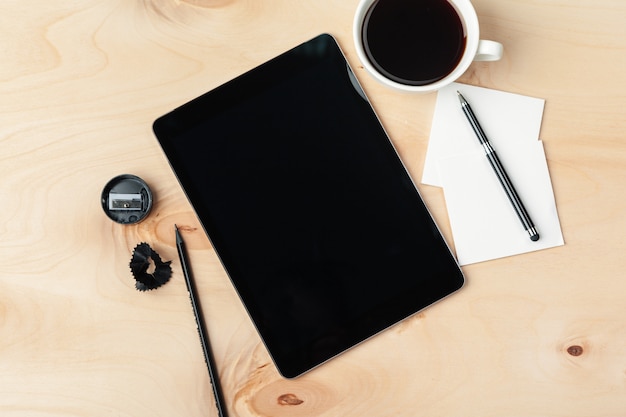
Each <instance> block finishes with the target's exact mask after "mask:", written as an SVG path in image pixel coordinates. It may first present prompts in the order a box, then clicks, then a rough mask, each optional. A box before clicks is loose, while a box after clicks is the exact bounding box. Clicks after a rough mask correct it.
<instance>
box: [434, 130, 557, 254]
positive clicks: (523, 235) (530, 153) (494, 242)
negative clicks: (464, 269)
mask: <svg viewBox="0 0 626 417" xmlns="http://www.w3.org/2000/svg"><path fill="white" fill-rule="evenodd" d="M496 152H497V153H498V156H499V158H500V161H501V162H502V165H503V166H504V167H505V169H506V171H507V173H508V174H509V177H510V179H511V182H513V185H514V186H515V189H516V191H517V193H518V195H519V197H520V199H521V200H522V202H523V203H524V206H525V207H526V210H527V211H528V213H529V215H530V217H531V219H532V220H533V222H534V224H535V226H536V228H537V231H538V232H539V235H540V239H539V240H538V241H537V242H533V241H531V240H530V238H529V235H528V232H526V231H525V230H524V228H523V226H522V223H521V222H520V220H519V218H518V217H517V214H516V213H515V210H514V209H513V206H512V205H511V202H510V201H509V199H508V197H507V196H506V194H505V192H504V190H503V189H502V186H501V185H500V183H499V182H498V179H497V177H496V176H495V174H494V172H493V170H492V168H491V165H490V164H489V161H488V160H487V158H486V157H485V154H484V152H483V151H482V149H480V150H479V151H476V152H473V153H469V154H464V155H457V156H453V157H449V158H444V159H442V160H441V161H440V162H439V169H440V174H441V182H442V184H443V190H444V195H445V199H446V206H447V207H448V216H449V218H450V225H451V227H452V233H453V235H454V244H455V247H456V255H457V259H458V262H459V264H460V265H467V264H471V263H476V262H482V261H487V260H490V259H496V258H502V257H505V256H511V255H517V254H520V253H526V252H532V251H537V250H541V249H547V248H551V247H555V246H560V245H563V235H562V233H561V226H560V223H559V218H558V214H557V210H556V204H555V201H554V193H553V191H552V184H551V181H550V174H549V172H548V166H547V163H546V158H545V154H544V150H543V143H542V142H541V141H535V142H531V143H528V144H520V145H516V146H511V147H509V148H507V149H506V151H505V150H504V149H503V150H502V152H500V150H496Z"/></svg>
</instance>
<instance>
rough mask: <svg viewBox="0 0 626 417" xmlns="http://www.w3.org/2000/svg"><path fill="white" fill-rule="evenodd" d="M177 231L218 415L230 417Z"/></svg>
mask: <svg viewBox="0 0 626 417" xmlns="http://www.w3.org/2000/svg"><path fill="white" fill-rule="evenodd" d="M174 229H175V231H176V249H178V257H179V258H180V265H181V267H182V269H183V275H184V276H185V282H186V283H187V290H188V291H189V299H190V300H191V307H192V308H193V314H194V316H195V318H196V326H197V327H198V335H199V336H200V343H201V345H202V352H203V353H204V361H205V362H206V365H207V369H208V371H209V379H210V381H211V386H212V387H213V395H214V396H215V406H216V407H217V415H218V416H219V417H228V413H227V412H226V407H225V403H224V395H223V393H222V388H221V385H220V380H219V375H218V373H217V368H216V367H215V360H214V359H213V353H212V352H211V345H210V343H209V337H208V333H207V331H206V326H205V324H204V316H203V315H202V309H201V308H200V300H199V299H198V294H197V292H196V286H195V284H194V281H193V276H192V275H191V269H190V267H189V264H188V262H187V253H186V251H185V242H184V241H183V238H182V236H181V235H180V232H179V230H178V226H176V225H174Z"/></svg>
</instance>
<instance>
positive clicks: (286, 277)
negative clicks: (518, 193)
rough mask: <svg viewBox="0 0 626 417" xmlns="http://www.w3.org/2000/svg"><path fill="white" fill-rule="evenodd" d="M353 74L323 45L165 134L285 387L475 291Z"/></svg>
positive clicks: (272, 68) (194, 110) (197, 109)
mask: <svg viewBox="0 0 626 417" xmlns="http://www.w3.org/2000/svg"><path fill="white" fill-rule="evenodd" d="M347 65H348V64H347V62H346V60H345V58H344V56H343V54H342V52H341V50H340V49H339V47H338V45H337V43H336V42H335V40H334V39H333V38H332V37H331V36H330V35H326V34H324V35H320V36H318V37H316V38H314V39H312V40H310V41H308V42H305V43H303V44H301V45H299V46H297V47H295V48H293V49H291V50H289V51H287V52H285V53H283V54H281V55H279V56H277V57H276V58H274V59H272V60H270V61H268V62H266V63H264V64H262V65H260V66H259V67H257V68H255V69H253V70H251V71H249V72H247V73H245V74H243V75H241V76H239V77H237V78H235V79H233V80H231V81H229V82H227V83H226V84H223V85H222V86H220V87H217V88H216V89H214V90H211V91H209V92H208V93H206V94H204V95H202V96H200V97H198V98H196V99H194V100H192V101H190V102H189V103H187V104H185V105H183V106H181V107H179V108H177V109H176V110H174V111H172V112H170V113H168V114H166V115H164V116H162V117H160V118H159V119H157V120H156V121H155V123H154V132H155V135H156V137H157V139H158V141H159V143H160V144H161V147H162V148H163V151H164V152H165V154H166V156H167V158H168V160H169V162H170V164H171V166H172V169H173V171H174V172H175V174H176V176H177V177H178V180H179V182H180V184H181V186H182V187H183V189H184V191H185V193H186V194H187V197H188V198H189V201H190V202H191V204H192V205H193V207H194V210H195V211H196V213H197V215H198V218H199V219H200V221H201V223H202V225H203V227H204V229H205V231H206V233H207V234H208V236H209V239H210V240H211V242H212V244H213V246H214V248H215V250H216V252H217V254H218V256H219V258H220V260H221V262H222V264H223V266H224V268H225V270H226V271H227V273H228V275H229V277H230V279H231V281H232V283H233V285H234V286H235V288H236V290H237V292H238V294H239V296H240V297H241V300H242V302H243V303H244V305H245V307H246V309H247V311H248V313H249V314H250V317H251V318H252V320H253V322H254V324H255V326H256V328H257V330H258V331H259V334H260V335H261V338H262V339H263V341H264V343H265V345H266V347H267V349H268V351H269V353H270V355H271V356H272V359H273V360H274V362H275V364H276V366H277V368H278V370H279V371H280V372H281V374H282V375H283V376H285V377H295V376H298V375H300V374H302V373H303V372H306V371H308V370H310V369H311V368H313V367H315V366H317V365H319V364H321V363H323V362H325V361H327V360H328V359H330V358H332V357H333V356H335V355H337V354H339V353H341V352H342V351H344V350H346V349H349V348H350V347H352V346H354V345H356V344H358V343H360V342H362V341H363V340H365V339H367V338H369V337H371V336H373V335H375V334H376V333H378V332H380V331H382V330H384V329H385V328H387V327H389V326H391V325H393V324H395V323H397V322H398V321H400V320H402V319H404V318H406V317H408V316H410V315H411V314H413V313H415V312H417V311H419V310H421V309H423V308H425V307H427V306H428V305H430V304H432V303H434V302H436V301H438V300H440V299H442V298H443V297H445V296H447V295H449V294H451V293H452V292H454V291H456V290H458V289H459V288H460V287H461V286H462V285H463V275H462V273H461V271H460V269H459V267H458V265H457V263H456V261H455V259H454V257H453V256H452V254H451V252H450V250H449V248H448V246H447V245H446V243H445V241H444V239H443V237H442V236H441V234H440V232H439V230H438V228H437V226H436V225H435V223H434V221H433V219H432V217H431V216H430V214H429V212H428V210H427V208H426V206H425V205H424V203H423V201H422V199H421V197H420V195H419V193H418V191H417V189H416V187H415V185H414V184H413V182H412V180H411V178H410V177H409V174H408V173H407V171H406V169H405V168H404V165H403V164H402V161H401V160H400V158H399V156H398V154H397V153H396V151H395V149H394V147H393V145H392V143H391V141H390V140H389V138H388V137H387V134H386V133H385V131H384V129H383V127H382V126H381V124H380V122H379V120H378V118H377V116H376V114H375V113H374V111H373V109H372V107H371V105H370V104H369V102H368V101H367V99H366V97H365V95H364V93H363V91H362V90H361V87H360V86H359V84H358V82H357V81H356V78H355V77H354V75H353V74H351V70H350V69H349V66H348V71H346V66H347Z"/></svg>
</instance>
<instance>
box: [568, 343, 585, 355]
mask: <svg viewBox="0 0 626 417" xmlns="http://www.w3.org/2000/svg"><path fill="white" fill-rule="evenodd" d="M567 353H569V354H570V355H572V356H580V355H582V354H583V347H582V346H579V345H572V346H570V347H568V348H567Z"/></svg>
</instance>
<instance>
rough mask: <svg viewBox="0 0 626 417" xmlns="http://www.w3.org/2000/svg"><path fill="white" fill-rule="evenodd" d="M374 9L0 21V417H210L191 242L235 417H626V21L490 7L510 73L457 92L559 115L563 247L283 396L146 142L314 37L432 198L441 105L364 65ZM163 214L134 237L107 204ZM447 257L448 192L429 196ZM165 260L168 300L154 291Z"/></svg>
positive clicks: (96, 5)
mask: <svg viewBox="0 0 626 417" xmlns="http://www.w3.org/2000/svg"><path fill="white" fill-rule="evenodd" d="M356 5H357V0H316V1H303V0H265V1H261V0H187V1H185V0H143V1H141V0H136V1H128V0H124V1H122V0H117V1H102V0H99V1H97V0H74V1H61V2H59V1H43V0H31V1H17V0H8V1H4V2H3V5H2V6H1V9H2V12H1V13H0V57H1V58H0V176H1V177H0V178H1V180H0V415H2V416H3V417H4V416H11V417H13V416H29V417H30V416H46V417H49V416H91V417H97V416H116V417H119V416H129V417H131V416H132V417H142V416H146V417H156V416H168V417H170V416H215V415H216V412H215V409H214V406H213V398H212V396H211V394H210V387H209V380H208V376H207V373H206V368H205V366H204V363H203V357H202V352H201V350H200V344H199V342H198V336H197V333H196V329H195V323H194V319H193V315H192V311H191V308H190V305H189V300H188V296H187V292H186V288H185V284H184V281H183V278H182V273H181V270H180V266H179V264H178V259H177V256H176V249H175V246H174V232H173V225H174V223H177V224H178V225H179V226H181V227H182V229H183V234H184V238H185V239H186V241H187V246H188V248H189V252H190V256H191V262H192V265H193V268H194V273H195V276H196V279H197V281H198V286H199V291H200V294H201V298H202V302H203V306H204V310H205V313H206V317H207V322H208V329H209V333H210V335H211V339H212V342H213V348H214V351H215V352H214V353H215V357H216V361H217V364H218V367H219V372H220V378H221V381H222V384H223V386H224V390H225V395H226V400H227V403H228V409H229V411H230V415H231V416H241V417H247V416H273V417H279V416H289V417H298V416H303V417H309V416H341V417H347V416H359V417H360V416H376V417H382V416H389V417H391V416H394V417H395V416H407V417H416V416H428V417H434V416H445V417H458V416H464V417H473V416H475V417H486V416H498V417H499V416H507V417H514V416H519V417H532V416H537V417H547V416H550V417H557V416H558V417H561V416H562V417H577V416H580V417H583V416H584V417H589V416H594V417H603V416H606V417H618V416H625V415H626V271H625V270H626V237H625V235H626V197H625V195H624V192H625V191H626V81H625V78H624V77H625V74H626V24H625V22H626V2H624V1H622V0H578V1H565V0H563V1H549V0H475V1H474V5H475V7H476V9H477V12H478V15H479V20H480V22H481V28H482V35H483V37H484V38H488V39H494V40H498V41H500V42H502V43H503V44H504V46H505V53H504V58H503V59H502V60H501V61H500V62H496V63H481V64H474V65H473V66H472V67H471V68H470V70H469V71H468V72H467V73H466V74H465V75H464V76H463V78H462V79H461V80H460V81H461V82H465V83H469V84H474V85H479V86H484V87H489V88H495V89H499V90H505V91H510V92H516V93H521V94H525V95H530V96H534V97H540V98H544V99H546V108H545V113H544V120H543V125H542V133H541V139H542V140H543V141H544V142H545V148H546V154H547V158H548V165H549V169H550V174H551V177H552V181H553V186H554V192H555V197H556V201H557V206H558V210H559V215H560V220H561V225H562V228H563V234H564V238H565V241H566V244H565V245H564V246H562V247H558V248H554V249H549V250H545V251H540V252H535V253H530V254H525V255H520V256H515V257H510V258H505V259H500V260H495V261H490V262H484V263H480V264H476V265H471V266H467V267H464V268H463V270H464V273H465V274H466V277H467V285H466V286H465V287H464V289H463V290H462V291H460V292H459V293H457V294H456V295H454V296H453V297H451V298H449V299H447V300H445V301H444V302H442V303H439V304H437V305H435V306H433V307H432V308H429V309H426V310H425V311H424V312H422V313H420V314H417V315H416V316H414V317H411V318H410V319H408V320H406V321H404V322H402V323H400V324H399V325H397V326H395V327H393V328H391V329H390V330H388V331H386V332H384V333H383V334H381V335H379V336H377V337H375V338H373V339H372V340H370V341H368V342H366V343H364V344H362V345H360V346H359V347H358V348H356V349H353V350H351V351H349V352H347V353H345V354H343V355H341V356H340V357H338V358H336V359H334V360H332V361H331V362H329V363H327V364H326V365H324V366H322V367H319V368H318V369H316V370H314V371H313V372H310V373H308V374H306V375H304V376H302V377H301V378H298V379H295V380H286V379H283V378H281V377H280V376H279V374H278V373H277V371H276V369H275V368H274V366H273V364H272V363H271V361H270V359H269V357H268V354H267V352H266V350H265V348H264V347H263V345H262V343H261V341H260V339H259V337H258V335H257V333H256V332H255V330H254V328H253V326H252V324H251V321H250V319H249V318H248V316H247V315H246V312H245V310H244V308H243V306H242V304H241V302H240V301H239V299H238V297H237V295H236V293H235V291H234V289H233V287H232V285H231V283H230V281H229V279H228V277H227V275H226V274H225V272H224V271H223V269H222V268H221V266H220V264H219V262H218V259H217V257H216V255H215V253H214V252H213V250H212V248H211V246H210V244H209V241H208V239H207V237H206V236H205V234H204V233H203V231H202V230H201V229H200V226H199V223H198V220H197V218H196V217H195V215H194V214H193V211H192V209H191V206H190V205H189V204H188V202H187V201H186V199H185V197H184V195H183V192H182V190H181V188H180V187H179V185H178V183H177V181H176V179H175V177H174V174H173V173H172V171H171V170H170V168H169V166H168V163H167V161H166V159H165V157H164V155H163V154H162V152H161V150H160V148H159V146H158V144H157V142H156V140H155V138H154V137H153V134H152V132H151V124H152V122H153V120H154V119H156V118H157V117H158V116H160V115H162V114H164V113H166V112H167V111H169V110H171V109H173V108H175V107H176V106H178V105H180V104H182V103H184V102H186V101H187V100H189V99H191V98H193V97H195V96H197V95H200V94H201V93H204V92H205V91H207V90H209V89H211V88H213V87H216V86H218V85H219V84H221V83H223V82H225V81H227V80H229V79H231V78H233V77H235V76H237V75H239V74H241V73H242V72H244V71H246V70H248V69H251V68H253V67H254V66H256V65H258V64H260V63H262V62H263V61H265V60H267V59H269V58H271V57H273V56H274V55H276V54H278V53H281V52H283V51H285V50H287V49H289V48H291V47H293V46H295V45H297V44H298V43H300V42H302V41H305V40H308V39H310V38H312V37H314V36H316V35H317V34H319V33H323V32H328V33H331V34H333V35H334V36H335V37H336V38H337V39H338V41H339V43H340V45H341V46H342V48H343V49H344V50H345V53H346V55H347V57H348V60H349V61H350V62H351V64H352V65H353V66H354V67H355V70H356V74H357V77H358V78H359V79H360V80H361V82H362V84H363V86H364V89H365V90H366V92H367V93H368V95H369V96H370V98H371V101H372V103H373V105H374V107H375V108H376V110H377V112H378V113H379V115H380V117H381V120H382V122H383V124H384V125H385V127H386V128H387V130H388V132H389V134H390V136H391V138H392V140H393V141H394V143H395V144H396V146H397V148H398V150H399V152H400V154H401V156H402V158H403V160H404V161H405V163H406V164H407V166H408V168H409V170H410V172H411V174H412V175H413V177H414V178H415V179H416V181H417V180H419V178H421V172H422V167H423V163H424V156H425V150H426V147H427V144H428V135H429V129H430V122H431V118H432V114H433V107H434V103H435V99H436V95H435V94H429V95H409V94H399V93H396V92H394V91H390V90H388V89H386V88H385V87H382V86H380V85H378V84H377V83H376V82H375V81H374V80H373V79H372V78H371V77H370V76H368V75H367V74H366V73H365V72H364V70H363V68H362V67H361V66H360V63H359V62H358V60H357V58H356V56H355V52H354V46H353V43H352V38H351V24H352V16H353V13H354V10H355V8H356ZM123 173H132V174H135V175H138V176H140V177H142V178H144V179H145V180H146V181H147V182H148V183H149V184H150V185H151V187H152V189H153V191H154V192H155V200H156V201H155V206H154V208H153V211H152V213H151V214H150V216H149V217H148V218H147V219H146V220H145V221H143V222H142V223H140V224H138V225H133V226H121V225H118V224H115V223H113V222H112V221H110V220H109V219H108V218H107V217H106V216H105V215H104V213H103V211H102V208H101V207H100V201H99V200H100V193H101V190H102V188H103V186H104V185H105V183H106V182H107V181H108V180H109V179H110V178H112V177H114V176H116V175H119V174H123ZM418 187H419V188H420V191H421V192H422V194H423V197H424V199H425V201H426V203H427V205H428V206H429V208H430V209H431V211H432V212H433V214H434V216H435V218H436V220H437V222H438V223H439V225H440V226H441V229H442V230H443V233H444V235H445V237H446V238H447V239H448V241H450V242H452V234H451V232H450V228H449V225H448V219H447V214H446V209H445V204H444V200H443V195H442V192H441V190H440V189H438V188H434V187H427V186H424V185H421V184H418ZM140 242H147V243H149V244H150V245H151V246H152V247H153V248H155V249H156V250H157V251H158V252H159V253H160V254H161V255H162V257H163V258H164V259H166V260H170V259H171V260H173V261H174V262H173V263H172V266H173V270H174V275H173V277H172V280H171V281H170V282H169V283H167V284H166V285H165V286H163V287H162V288H159V289H158V290H155V291H151V292H146V293H141V292H138V291H136V290H135V288H134V281H133V279H132V276H131V274H130V270H129V267H128V263H129V260H130V256H131V250H132V248H133V247H134V246H135V245H136V244H138V243H140Z"/></svg>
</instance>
